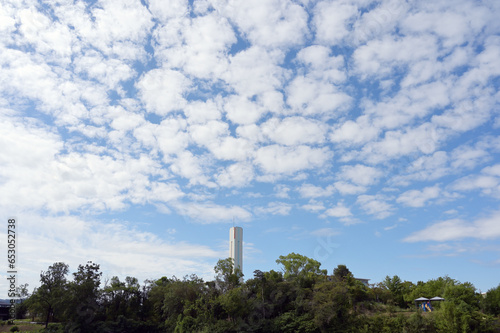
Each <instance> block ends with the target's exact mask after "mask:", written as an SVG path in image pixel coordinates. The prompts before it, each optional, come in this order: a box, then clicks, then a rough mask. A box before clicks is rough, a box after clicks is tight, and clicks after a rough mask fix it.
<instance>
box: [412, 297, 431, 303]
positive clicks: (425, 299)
mask: <svg viewBox="0 0 500 333" xmlns="http://www.w3.org/2000/svg"><path fill="white" fill-rule="evenodd" d="M428 300H429V299H428V298H425V297H419V298H417V299H416V300H415V302H417V301H428Z"/></svg>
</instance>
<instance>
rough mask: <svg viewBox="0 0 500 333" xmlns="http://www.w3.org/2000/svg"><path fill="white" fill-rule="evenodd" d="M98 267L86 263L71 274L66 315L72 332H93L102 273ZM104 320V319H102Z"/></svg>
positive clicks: (98, 306) (96, 318)
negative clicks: (71, 279)
mask: <svg viewBox="0 0 500 333" xmlns="http://www.w3.org/2000/svg"><path fill="white" fill-rule="evenodd" d="M99 268H100V267H99V265H98V264H96V263H92V262H88V263H87V264H86V265H85V266H83V265H79V266H78V271H76V272H75V273H73V281H71V282H70V283H69V294H70V298H69V300H68V302H67V307H66V309H67V310H66V314H67V318H68V320H69V326H70V329H72V330H79V331H80V332H81V333H86V332H94V331H95V325H96V324H97V320H98V319H99V318H98V317H97V316H98V314H99V310H100V304H99V303H100V301H101V299H100V296H101V290H100V289H99V287H100V285H101V276H102V273H101V272H100V271H99ZM103 319H104V318H103Z"/></svg>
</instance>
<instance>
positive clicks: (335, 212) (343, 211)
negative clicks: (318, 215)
mask: <svg viewBox="0 0 500 333" xmlns="http://www.w3.org/2000/svg"><path fill="white" fill-rule="evenodd" d="M324 215H325V216H330V217H338V218H342V217H350V216H352V213H351V210H350V209H349V208H348V207H346V206H344V203H342V202H338V203H337V205H336V206H335V207H333V208H329V209H327V210H326V211H325V212H324Z"/></svg>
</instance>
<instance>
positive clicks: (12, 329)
mask: <svg viewBox="0 0 500 333" xmlns="http://www.w3.org/2000/svg"><path fill="white" fill-rule="evenodd" d="M10 331H11V332H19V327H17V326H12V327H11V328H10Z"/></svg>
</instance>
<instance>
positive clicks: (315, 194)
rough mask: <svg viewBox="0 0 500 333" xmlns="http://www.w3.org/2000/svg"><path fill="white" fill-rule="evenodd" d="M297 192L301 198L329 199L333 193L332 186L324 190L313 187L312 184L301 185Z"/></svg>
mask: <svg viewBox="0 0 500 333" xmlns="http://www.w3.org/2000/svg"><path fill="white" fill-rule="evenodd" d="M298 191H299V193H300V196H301V197H302V198H319V197H329V196H331V195H332V194H333V192H334V187H333V186H331V185H330V186H327V187H326V188H323V187H320V186H315V185H313V184H302V185H301V186H300V187H299V188H298Z"/></svg>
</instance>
